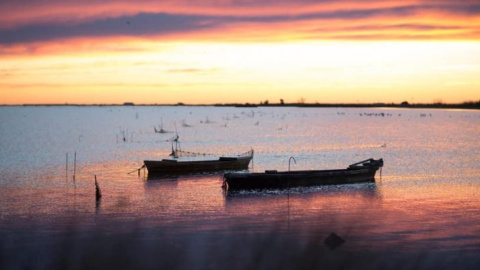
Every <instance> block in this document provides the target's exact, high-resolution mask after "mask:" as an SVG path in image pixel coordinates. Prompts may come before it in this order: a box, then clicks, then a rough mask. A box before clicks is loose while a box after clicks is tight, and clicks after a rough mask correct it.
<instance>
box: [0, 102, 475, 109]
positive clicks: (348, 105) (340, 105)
mask: <svg viewBox="0 0 480 270" xmlns="http://www.w3.org/2000/svg"><path fill="white" fill-rule="evenodd" d="M42 106H43V107H68V106H70V107H109V106H110V107H111V106H117V107H118V106H122V107H124V106H125V107H129V106H130V107H133V106H139V107H142V106H143V107H147V106H203V107H241V108H257V107H299V108H405V109H409V108H410V109H468V110H480V101H477V102H464V103H456V104H454V103H452V104H448V103H415V104H409V103H406V102H402V103H400V104H398V103H355V104H354V103H283V104H281V103H270V104H268V103H267V104H263V103H262V104H252V103H217V104H185V103H177V104H134V103H131V102H126V103H123V104H70V103H64V104H55V103H52V104H0V107H42Z"/></svg>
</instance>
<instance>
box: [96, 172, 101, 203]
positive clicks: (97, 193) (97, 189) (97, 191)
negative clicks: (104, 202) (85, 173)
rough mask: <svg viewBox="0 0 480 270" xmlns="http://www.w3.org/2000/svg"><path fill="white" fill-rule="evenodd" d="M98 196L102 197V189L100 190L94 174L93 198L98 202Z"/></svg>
mask: <svg viewBox="0 0 480 270" xmlns="http://www.w3.org/2000/svg"><path fill="white" fill-rule="evenodd" d="M100 198H102V191H101V190H100V186H99V185H98V182H97V175H95V199H96V201H97V202H98V201H100Z"/></svg>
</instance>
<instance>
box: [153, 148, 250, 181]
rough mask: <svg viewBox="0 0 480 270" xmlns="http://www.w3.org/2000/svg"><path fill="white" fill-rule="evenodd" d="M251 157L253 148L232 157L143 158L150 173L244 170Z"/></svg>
mask: <svg viewBox="0 0 480 270" xmlns="http://www.w3.org/2000/svg"><path fill="white" fill-rule="evenodd" d="M252 158H253V150H250V151H248V152H247V153H245V154H242V155H239V156H232V157H220V158H218V159H216V160H192V161H180V160H176V159H163V160H144V164H145V167H147V170H148V173H149V175H150V174H157V175H161V174H184V173H187V174H188V173H200V172H209V171H228V170H245V169H248V164H250V161H251V160H252Z"/></svg>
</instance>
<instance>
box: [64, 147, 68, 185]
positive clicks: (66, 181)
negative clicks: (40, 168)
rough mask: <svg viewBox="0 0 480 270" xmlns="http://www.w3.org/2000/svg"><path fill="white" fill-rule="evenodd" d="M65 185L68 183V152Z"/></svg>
mask: <svg viewBox="0 0 480 270" xmlns="http://www.w3.org/2000/svg"><path fill="white" fill-rule="evenodd" d="M65 183H68V152H67V157H66V159H65Z"/></svg>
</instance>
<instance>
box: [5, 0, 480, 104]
mask: <svg viewBox="0 0 480 270" xmlns="http://www.w3.org/2000/svg"><path fill="white" fill-rule="evenodd" d="M280 99H284V100H285V102H297V101H299V100H304V101H305V102H307V103H314V102H320V103H371V102H386V103H390V102H395V103H399V102H402V101H408V102H410V103H431V102H445V103H458V102H464V101H478V100H480V1H478V0H462V1H457V0H428V1H427V0H423V1H422V0H403V1H395V0H393V1H376V0H365V1H349V0H339V1H333V0H318V1H314V0H299V1H291V0H276V1H272V0H218V1H215V0H211V1H208V0H206V1H193V0H176V1H175V0H173V1H151V0H143V1H142V0H140V1H127V0H125V1H113V0H102V1H98V0H83V1H72V0H36V1H31V0H2V1H1V2H0V104H32V103H34V104H38V103H61V104H64V103H86V104H98V103H108V104H110V103H123V102H126V101H129V102H134V103H137V104H140V103H158V104H174V103H177V102H183V103H187V104H200V103H209V104H212V103H230V102H239V103H244V102H250V103H259V102H260V101H265V100H269V101H270V103H278V102H279V100H280Z"/></svg>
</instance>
